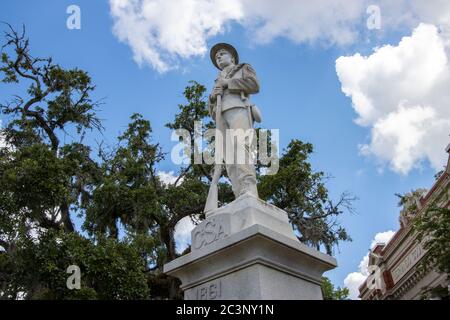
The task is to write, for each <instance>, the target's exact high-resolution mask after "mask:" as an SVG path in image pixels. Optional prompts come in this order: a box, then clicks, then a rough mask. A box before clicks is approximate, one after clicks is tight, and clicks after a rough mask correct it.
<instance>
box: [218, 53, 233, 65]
mask: <svg viewBox="0 0 450 320" xmlns="http://www.w3.org/2000/svg"><path fill="white" fill-rule="evenodd" d="M216 62H217V65H218V66H219V67H220V69H223V68H226V67H228V66H229V65H230V64H234V58H233V55H232V54H231V53H229V52H228V51H227V50H224V49H221V50H219V51H217V53H216Z"/></svg>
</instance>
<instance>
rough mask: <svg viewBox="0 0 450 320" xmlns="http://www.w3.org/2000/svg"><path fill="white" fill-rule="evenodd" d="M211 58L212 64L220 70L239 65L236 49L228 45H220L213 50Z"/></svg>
mask: <svg viewBox="0 0 450 320" xmlns="http://www.w3.org/2000/svg"><path fill="white" fill-rule="evenodd" d="M210 57H211V61H212V63H213V64H214V65H215V66H216V67H217V68H218V69H220V70H223V69H224V68H226V67H227V66H229V65H231V64H232V65H235V64H238V63H239V56H238V53H237V51H236V49H235V48H234V47H233V46H232V45H230V44H228V43H218V44H216V45H214V46H213V47H212V48H211V52H210Z"/></svg>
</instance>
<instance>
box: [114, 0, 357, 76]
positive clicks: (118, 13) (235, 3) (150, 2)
mask: <svg viewBox="0 0 450 320" xmlns="http://www.w3.org/2000/svg"><path fill="white" fill-rule="evenodd" d="M109 3H110V12H111V16H112V18H113V33H114V35H115V36H116V37H117V38H118V39H119V40H120V41H122V42H124V43H126V44H128V45H130V47H131V49H132V51H133V57H134V60H135V61H136V62H137V63H138V64H139V65H144V64H148V65H150V66H152V67H153V68H154V69H156V70H157V71H158V72H161V73H162V72H166V71H168V70H170V69H173V68H177V67H178V66H179V62H180V59H187V58H191V57H194V56H203V55H204V54H205V53H206V52H207V40H208V39H210V38H212V37H214V36H217V35H219V34H223V33H225V32H226V31H227V30H230V28H231V27H232V24H233V23H235V24H239V25H240V26H241V27H243V28H244V29H246V30H247V32H248V34H249V35H251V36H250V39H251V41H253V42H256V43H267V42H270V41H271V40H272V39H274V38H277V37H285V38H287V39H289V40H292V41H294V42H296V43H302V42H315V41H320V42H324V43H329V44H339V45H342V44H348V43H351V42H353V41H354V40H355V39H356V37H357V31H356V23H357V22H358V21H360V19H361V17H362V14H365V6H364V1H360V0H335V1H328V0H316V1H314V2H311V1H307V0H301V1H290V0H279V1H276V2H275V1H272V0H110V1H109Z"/></svg>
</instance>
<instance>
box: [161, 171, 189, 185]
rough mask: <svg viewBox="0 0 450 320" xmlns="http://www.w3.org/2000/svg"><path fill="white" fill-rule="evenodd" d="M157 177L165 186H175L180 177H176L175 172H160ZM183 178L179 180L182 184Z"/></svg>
mask: <svg viewBox="0 0 450 320" xmlns="http://www.w3.org/2000/svg"><path fill="white" fill-rule="evenodd" d="M157 175H158V177H159V179H161V181H162V183H164V184H165V185H169V184H174V183H175V181H177V179H178V176H177V175H175V173H174V172H173V171H158V172H157ZM182 181H183V178H181V179H180V180H179V182H182Z"/></svg>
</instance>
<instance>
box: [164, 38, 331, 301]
mask: <svg viewBox="0 0 450 320" xmlns="http://www.w3.org/2000/svg"><path fill="white" fill-rule="evenodd" d="M211 60H212V62H213V64H214V65H215V66H216V67H217V68H218V69H219V70H220V71H219V74H218V77H217V79H216V82H215V86H214V89H213V91H212V94H211V95H210V97H209V110H210V114H211V116H212V117H213V118H214V119H215V122H216V129H217V130H218V131H220V132H221V133H222V134H224V135H225V136H226V134H225V133H226V132H227V131H228V130H236V129H243V130H248V129H252V128H253V122H254V121H258V122H259V121H261V115H260V112H259V110H258V109H257V108H256V106H255V105H253V104H252V103H251V102H250V99H249V96H250V94H255V93H258V91H259V82H258V79H257V77H256V72H255V71H254V69H253V68H252V67H251V66H250V65H249V64H246V63H244V64H239V56H238V53H237V51H236V49H235V48H234V47H233V46H231V45H229V44H225V43H219V44H216V45H215V46H214V47H213V48H212V49H211ZM216 143H223V145H222V147H223V150H224V154H223V156H221V157H219V159H227V160H226V161H225V163H223V162H222V161H217V162H216V165H215V168H214V173H213V181H212V184H211V188H210V190H209V194H208V199H207V202H206V205H205V217H206V218H205V220H204V221H202V222H201V223H200V224H198V225H197V226H196V227H195V228H194V229H193V230H192V233H191V252H190V253H188V254H186V255H184V256H181V257H179V258H177V259H175V260H173V261H171V262H169V263H167V264H166V265H164V272H165V273H166V274H168V275H170V276H174V277H177V278H179V279H180V280H181V282H182V284H181V289H182V290H183V291H184V297H185V299H187V300H214V299H221V300H230V299H235V300H249V299H258V300H259V299H269V300H270V299H274V300H280V299H283V300H293V299H313V300H320V299H322V298H323V297H322V291H321V277H322V274H323V273H324V272H325V271H327V270H330V269H333V268H335V267H336V266H337V264H336V260H335V259H334V258H333V257H331V256H328V255H326V254H323V253H321V252H319V251H317V250H315V249H313V248H310V247H308V246H306V245H304V244H302V243H300V241H299V240H298V239H297V237H296V235H295V234H294V231H293V229H292V226H291V225H290V223H289V220H288V215H287V213H286V212H285V211H283V210H281V209H279V208H277V207H275V206H273V205H271V204H269V203H267V202H265V201H262V200H261V199H259V198H258V192H257V187H256V175H255V168H254V165H253V162H252V161H251V159H252V154H253V153H252V150H251V148H250V147H249V146H248V145H247V144H246V145H245V146H244V152H243V153H242V154H243V155H244V156H245V159H247V160H248V161H247V162H245V163H241V162H239V161H237V159H236V154H237V153H238V152H236V149H237V148H238V147H243V146H239V145H237V144H238V143H236V142H235V141H234V140H230V139H223V141H222V142H216ZM217 149H220V148H217V144H216V150H217ZM216 152H217V151H216ZM230 154H232V156H230ZM216 159H217V158H216ZM223 167H225V169H226V171H227V174H228V177H229V178H230V181H231V184H232V189H233V192H234V195H235V197H236V199H235V200H234V201H233V202H231V203H229V204H227V205H225V206H222V207H220V208H218V205H217V182H218V180H219V178H220V176H221V173H222V170H223Z"/></svg>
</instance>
